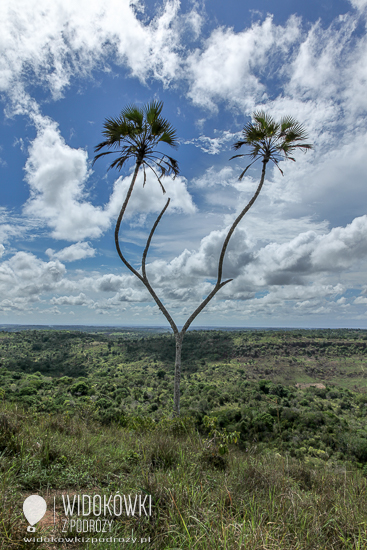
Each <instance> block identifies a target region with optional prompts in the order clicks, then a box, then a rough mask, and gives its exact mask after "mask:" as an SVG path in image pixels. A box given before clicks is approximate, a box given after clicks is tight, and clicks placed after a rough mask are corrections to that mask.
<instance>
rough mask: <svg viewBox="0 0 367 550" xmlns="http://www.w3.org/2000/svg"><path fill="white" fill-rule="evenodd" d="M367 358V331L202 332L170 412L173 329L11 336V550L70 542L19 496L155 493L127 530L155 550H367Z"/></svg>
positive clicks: (2, 379)
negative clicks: (30, 527) (34, 530)
mask: <svg viewBox="0 0 367 550" xmlns="http://www.w3.org/2000/svg"><path fill="white" fill-rule="evenodd" d="M366 363H367V332H366V331H352V330H351V331H347V330H344V331H327V330H325V331H256V332H238V331H236V332H219V331H200V332H194V331H193V332H190V333H188V335H187V339H186V340H185V342H184V354H183V378H182V412H183V417H182V418H181V419H171V418H170V413H171V410H172V396H173V364H174V340H173V337H172V335H170V334H153V335H152V334H151V335H147V334H146V333H145V332H141V331H116V332H114V333H112V334H103V333H84V332H77V331H52V330H49V331H23V332H18V333H17V332H13V333H9V332H2V333H0V388H1V389H0V394H1V395H0V397H1V398H2V403H1V406H0V472H1V476H2V478H1V479H2V481H1V483H2V486H1V499H2V505H1V507H0V508H1V510H2V512H0V514H1V515H0V543H1V545H0V548H23V547H24V548H29V547H30V546H32V547H37V545H38V547H39V548H44V549H46V548H61V547H62V543H57V544H55V545H52V544H51V543H48V542H46V543H44V542H39V543H37V541H36V542H35V543H31V542H27V543H25V542H24V541H23V542H22V538H23V537H24V536H26V526H27V523H26V522H25V520H24V517H23V515H22V513H21V505H22V502H23V500H24V498H25V497H26V496H28V495H29V494H35V493H37V494H40V495H42V496H44V497H45V498H46V500H47V501H48V503H51V504H52V500H53V497H54V496H55V498H56V500H58V499H59V498H61V494H62V493H63V492H65V491H67V492H69V493H72V492H74V493H75V492H77V491H79V492H81V493H83V492H84V493H86V492H87V493H88V494H93V493H98V494H106V495H107V494H111V493H114V492H116V491H120V492H121V493H124V494H127V493H132V494H133V493H138V492H139V493H141V494H143V495H150V497H151V498H152V501H153V514H152V516H151V517H150V518H146V517H135V518H126V517H125V518H121V517H115V518H114V524H113V533H114V536H115V535H116V536H119V537H120V538H121V537H123V536H125V538H126V537H127V534H128V533H130V535H131V531H132V530H133V532H134V533H135V534H136V536H137V537H138V538H139V537H140V539H141V538H147V537H150V538H151V542H150V543H149V544H148V543H146V546H147V547H148V546H149V548H154V549H157V550H163V549H164V550H166V549H167V550H168V549H171V550H173V549H176V548H183V549H186V548H190V549H191V548H192V549H194V548H195V549H199V550H201V549H209V548H210V549H215V548H218V549H219V548H220V549H228V550H232V549H234V548H238V549H251V550H257V549H259V550H260V549H263V550H265V549H270V548H271V549H286V550H288V549H289V550H291V549H292V550H293V549H296V550H301V549H302V550H303V549H307V550H308V549H309V550H316V549H320V550H321V549H325V550H326V549H328V550H329V549H338V550H339V549H344V548H346V549H352V548H356V549H362V548H367V535H366V533H367V514H366V512H367V504H366V491H367V483H366V481H367V479H366V477H367V430H366V417H367V392H366V378H365V376H364V368H365V366H366ZM310 383H318V385H319V387H312V386H311V387H303V386H301V387H296V385H295V384H304V385H306V384H310ZM215 419H216V420H215ZM234 432H237V435H238V437H237V444H236V445H234V444H231V443H230V441H231V439H232V440H234V439H236V437H235V436H232V438H231V435H230V434H233V433H234ZM223 451H224V454H222V453H223ZM225 451H228V452H225ZM61 512H62V510H61V508H60V505H59V508H58V509H57V518H58V520H60V521H61ZM60 525H61V524H60ZM60 525H59V526H58V529H59V530H60V529H61V527H60ZM53 532H54V526H53V525H51V524H50V525H49V526H48V525H47V524H43V523H42V522H41V524H40V525H39V526H38V533H43V534H46V535H47V533H49V536H50V533H51V534H52V533H53ZM71 534H73V533H71ZM74 534H75V533H74ZM140 539H139V540H140ZM137 544H138V543H124V547H127V548H128V547H131V548H133V547H134V548H135V547H136V545H137ZM141 545H142V546H144V543H141ZM65 547H68V548H71V547H72V544H71V543H68V544H66V545H65ZM76 547H78V548H121V544H120V543H113V542H111V543H110V542H108V543H107V542H101V543H95V544H93V545H91V544H90V543H88V542H84V543H81V542H78V543H77V544H76Z"/></svg>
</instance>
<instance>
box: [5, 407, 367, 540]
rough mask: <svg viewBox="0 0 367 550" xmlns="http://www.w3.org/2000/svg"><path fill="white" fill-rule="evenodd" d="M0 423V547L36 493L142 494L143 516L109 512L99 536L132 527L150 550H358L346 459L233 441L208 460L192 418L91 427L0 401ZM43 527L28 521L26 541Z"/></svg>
mask: <svg viewBox="0 0 367 550" xmlns="http://www.w3.org/2000/svg"><path fill="white" fill-rule="evenodd" d="M0 426H1V436H0V453H1V455H0V472H1V482H0V489H1V495H0V499H1V501H0V503H1V506H0V548H1V549H11V548H16V549H18V548H19V549H22V548H29V547H30V544H29V543H23V542H22V539H23V537H24V536H26V527H27V523H26V521H25V519H24V517H23V515H22V503H23V501H24V498H25V497H26V496H28V495H29V494H34V493H38V494H40V495H42V496H44V498H46V500H47V497H48V496H50V495H53V494H61V493H62V492H75V491H79V492H80V491H84V492H85V491H86V490H88V493H89V494H91V493H93V492H94V493H98V494H102V493H106V494H110V493H112V492H116V491H120V493H121V494H129V493H131V494H134V493H142V494H148V495H151V497H152V502H153V507H152V515H151V517H144V516H141V517H138V516H136V517H133V518H128V517H125V516H120V518H118V517H116V518H115V521H114V527H113V532H112V533H111V534H108V537H110V536H112V537H115V538H124V537H125V538H126V537H131V534H132V533H133V534H134V537H135V538H136V539H137V541H138V542H139V543H140V540H141V539H142V538H144V539H147V538H148V537H150V543H149V544H147V546H149V548H152V549H154V550H174V549H185V550H186V549H187V550H194V549H195V550H215V549H221V550H234V549H239V550H349V549H350V550H352V549H355V550H362V549H365V548H366V549H367V534H366V533H367V498H366V497H367V483H366V479H365V477H363V475H362V474H361V472H360V471H357V470H354V469H353V468H352V467H351V465H347V467H342V466H340V465H338V466H336V465H332V464H327V463H322V464H321V462H317V461H314V462H312V461H310V462H308V463H307V462H301V461H298V460H296V459H291V458H290V457H287V456H282V455H281V454H279V453H274V452H270V451H269V452H262V453H258V452H257V450H256V449H255V448H252V449H248V450H247V451H244V450H241V449H238V448H236V447H234V448H231V449H230V453H229V454H228V455H227V456H226V457H224V460H222V461H215V460H210V453H208V450H207V449H206V447H205V444H204V440H203V437H202V436H201V435H200V434H199V433H197V431H196V430H195V428H194V427H193V424H192V423H190V422H181V423H180V421H173V420H167V419H165V420H164V421H162V422H161V423H160V424H157V425H154V424H152V423H151V422H149V421H144V419H140V420H139V419H133V420H132V421H131V423H130V425H127V426H126V427H124V428H122V427H118V426H103V427H101V426H100V425H98V424H95V423H93V422H91V421H90V420H88V419H86V418H84V419H83V418H81V417H73V418H70V417H69V416H68V415H57V416H50V415H40V414H36V413H25V412H24V411H21V410H19V409H16V408H15V407H14V406H10V405H7V404H6V403H4V404H2V405H1V406H0ZM213 452H214V451H213ZM48 532H49V530H47V529H46V528H43V529H41V528H38V531H37V536H38V537H39V536H40V535H41V534H42V533H43V534H47V533H48ZM105 536H106V535H104V537H105ZM97 538H99V537H97ZM137 544H138V543H124V544H123V546H122V543H121V542H116V543H113V542H112V543H111V542H108V543H107V542H96V543H93V544H91V543H87V542H85V543H84V544H83V543H81V544H77V547H78V548H88V549H90V550H92V549H93V550H96V549H98V550H100V549H102V548H103V549H104V548H108V549H110V550H115V549H116V550H117V548H119V549H120V548H121V547H123V548H136V547H137ZM34 546H35V545H33V546H32V547H34ZM140 546H144V543H143V544H140ZM38 547H39V548H44V549H46V548H51V547H52V546H50V545H48V544H44V545H43V543H40V544H39V545H38ZM54 547H55V548H61V547H62V545H61V544H59V545H55V546H54ZM67 547H68V548H71V547H72V545H70V544H68V545H67Z"/></svg>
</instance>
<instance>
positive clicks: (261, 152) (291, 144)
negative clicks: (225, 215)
mask: <svg viewBox="0 0 367 550" xmlns="http://www.w3.org/2000/svg"><path fill="white" fill-rule="evenodd" d="M253 119H254V120H253V121H251V122H249V123H248V124H246V126H245V127H244V129H243V131H242V133H243V137H244V139H242V140H240V141H237V142H236V143H235V144H234V145H233V148H234V149H239V148H240V147H242V145H248V146H249V147H250V148H251V151H250V153H247V156H250V157H251V158H253V159H254V160H253V161H252V162H251V163H250V164H249V165H248V166H246V168H245V169H244V170H243V172H242V173H241V175H240V177H239V179H240V180H241V179H242V178H243V176H244V175H245V173H246V171H247V170H248V168H250V166H252V165H253V164H254V162H256V161H257V160H258V159H262V160H263V162H265V163H267V162H269V161H272V162H274V164H275V165H276V166H277V167H278V169H279V170H280V172H281V173H282V174H283V171H282V170H281V169H280V168H279V165H278V163H279V161H280V160H284V159H290V160H293V161H295V159H294V158H293V157H291V156H290V153H292V152H293V151H294V150H295V149H301V150H302V151H305V152H306V151H307V150H308V149H312V145H311V144H309V143H304V141H305V140H306V139H307V133H306V131H305V130H304V128H303V126H302V125H301V124H299V123H298V122H297V121H296V120H295V119H294V118H293V117H290V116H287V117H283V118H282V119H281V121H280V122H275V120H274V119H273V118H272V117H271V116H270V115H268V114H266V113H265V112H264V111H256V112H255V113H254V114H253ZM243 156H245V155H244V154H240V155H234V156H233V157H231V159H234V158H238V157H243ZM231 159H230V160H231Z"/></svg>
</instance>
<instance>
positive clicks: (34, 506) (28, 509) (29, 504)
mask: <svg viewBox="0 0 367 550" xmlns="http://www.w3.org/2000/svg"><path fill="white" fill-rule="evenodd" d="M46 510H47V504H46V501H45V499H44V498H42V497H40V496H39V495H31V496H30V497H28V498H26V499H25V501H24V502H23V513H24V515H25V517H26V519H27V521H28V523H30V525H29V526H28V527H27V531H29V532H31V533H34V532H35V530H36V528H35V527H33V525H34V524H35V523H38V522H39V521H40V519H42V518H43V516H44V515H45V513H46Z"/></svg>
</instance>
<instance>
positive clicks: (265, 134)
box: [174, 111, 312, 415]
mask: <svg viewBox="0 0 367 550" xmlns="http://www.w3.org/2000/svg"><path fill="white" fill-rule="evenodd" d="M253 119H254V121H253V122H249V123H248V124H247V125H246V126H245V127H244V129H243V138H244V139H242V140H240V141H237V143H235V144H234V145H233V148H234V149H236V150H237V149H240V148H241V147H242V145H248V146H249V147H250V148H251V149H250V153H247V154H248V155H249V156H250V157H251V158H252V159H253V160H252V162H251V163H250V164H249V165H248V166H246V168H245V169H244V170H243V172H242V173H241V174H240V176H239V180H241V179H242V178H243V176H244V175H245V173H246V172H247V170H248V169H249V168H250V166H252V165H253V164H254V162H256V161H257V160H262V163H263V168H262V172H261V177H260V183H259V185H258V187H257V189H256V192H255V194H254V196H253V197H252V199H251V200H250V202H249V203H248V204H247V205H246V206H245V208H244V209H243V210H242V211H241V212H240V214H239V215H238V216H237V218H236V219H235V221H234V222H233V224H232V225H231V227H230V228H229V231H228V233H227V235H226V238H225V240H224V243H223V246H222V250H221V253H220V257H219V262H218V276H217V282H216V283H215V285H214V288H213V290H212V291H211V292H210V294H208V296H207V297H206V298H205V299H204V300H203V301H202V303H201V304H200V305H199V306H198V307H197V308H196V310H195V311H194V312H193V314H192V315H191V316H190V317H189V318H188V320H187V321H186V323H185V324H184V326H183V327H182V329H181V332H180V333H179V334H177V335H176V363H175V385H174V411H175V414H176V415H179V414H180V377H181V347H182V340H183V337H184V335H185V332H186V331H187V329H188V328H189V326H190V325H191V323H192V322H193V320H194V319H195V318H196V317H197V316H198V315H199V313H200V312H201V311H202V310H203V309H204V308H205V306H206V305H207V304H208V303H209V302H210V300H211V299H212V298H214V296H215V295H216V293H217V292H218V291H219V290H220V289H221V288H222V287H223V286H224V285H226V284H228V283H230V282H231V281H232V279H227V280H226V281H222V273H223V262H224V256H225V253H226V250H227V247H228V243H229V240H230V238H231V236H232V234H233V232H234V230H235V229H236V227H237V225H238V224H239V223H240V221H241V220H242V218H243V217H244V215H245V214H246V212H248V210H249V209H250V208H251V206H252V205H253V204H254V202H255V200H256V199H257V197H258V196H259V193H260V191H261V188H262V186H263V184H264V180H265V172H266V166H267V164H268V162H269V161H272V162H274V164H275V165H276V166H277V167H278V169H279V170H280V172H281V173H282V174H283V171H282V170H281V169H280V168H279V161H280V160H286V159H290V160H293V161H294V162H295V159H294V158H293V157H291V156H290V155H289V154H290V153H292V151H294V150H295V149H301V150H302V151H305V152H306V151H307V150H308V149H312V145H311V144H309V143H304V140H306V139H307V134H306V132H305V130H304V128H303V127H302V126H301V125H300V124H299V123H298V122H297V121H296V120H295V119H294V118H292V117H289V116H288V117H284V118H282V119H281V121H280V122H279V123H277V122H275V121H274V119H273V118H272V117H271V116H270V115H268V114H266V113H264V112H263V111H257V112H255V113H254V114H253ZM243 156H245V155H244V154H239V155H235V156H234V157H231V159H230V160H232V159H233V158H238V157H243Z"/></svg>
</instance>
